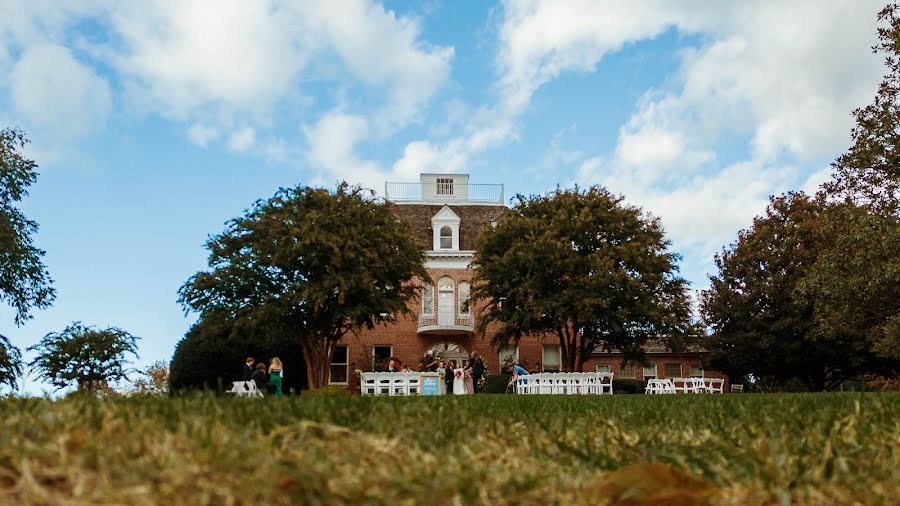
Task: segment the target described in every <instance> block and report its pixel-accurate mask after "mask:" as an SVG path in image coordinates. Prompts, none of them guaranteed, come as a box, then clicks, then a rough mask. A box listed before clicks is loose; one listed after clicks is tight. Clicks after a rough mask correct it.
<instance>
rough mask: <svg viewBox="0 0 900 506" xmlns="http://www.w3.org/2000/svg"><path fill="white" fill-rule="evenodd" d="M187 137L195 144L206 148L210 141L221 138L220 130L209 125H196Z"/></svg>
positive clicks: (192, 126) (188, 132) (188, 131)
mask: <svg viewBox="0 0 900 506" xmlns="http://www.w3.org/2000/svg"><path fill="white" fill-rule="evenodd" d="M187 137H188V140H189V141H191V142H192V143H193V144H196V145H197V146H200V147H201V148H205V147H206V145H207V144H209V143H210V141H213V140H215V139H217V138H218V137H219V130H218V129H216V128H215V127H212V126H209V125H203V124H200V123H194V124H193V125H191V127H190V128H188V130H187Z"/></svg>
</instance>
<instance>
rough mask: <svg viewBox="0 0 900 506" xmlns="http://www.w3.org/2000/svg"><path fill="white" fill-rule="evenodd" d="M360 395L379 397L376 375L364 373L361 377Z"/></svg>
mask: <svg viewBox="0 0 900 506" xmlns="http://www.w3.org/2000/svg"><path fill="white" fill-rule="evenodd" d="M359 393H360V395H378V392H377V386H376V384H375V373H371V372H364V373H362V374H361V375H360V379H359Z"/></svg>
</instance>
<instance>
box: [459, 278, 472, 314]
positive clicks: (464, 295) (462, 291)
mask: <svg viewBox="0 0 900 506" xmlns="http://www.w3.org/2000/svg"><path fill="white" fill-rule="evenodd" d="M458 297H459V314H461V315H469V314H472V308H470V307H469V283H466V282H465V281H463V282H462V283H460V284H459V295H458Z"/></svg>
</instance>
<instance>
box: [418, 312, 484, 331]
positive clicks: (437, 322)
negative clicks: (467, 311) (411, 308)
mask: <svg viewBox="0 0 900 506" xmlns="http://www.w3.org/2000/svg"><path fill="white" fill-rule="evenodd" d="M418 332H419V334H420V335H423V336H446V335H460V334H463V335H466V336H471V335H473V334H474V333H475V319H474V318H472V315H447V316H438V315H436V314H424V313H423V314H420V315H419V327H418Z"/></svg>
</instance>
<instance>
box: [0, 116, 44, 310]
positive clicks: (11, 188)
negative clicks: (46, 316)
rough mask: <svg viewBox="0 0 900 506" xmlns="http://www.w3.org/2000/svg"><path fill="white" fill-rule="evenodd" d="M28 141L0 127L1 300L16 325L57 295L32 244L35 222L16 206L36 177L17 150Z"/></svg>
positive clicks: (41, 253) (30, 162)
mask: <svg viewBox="0 0 900 506" xmlns="http://www.w3.org/2000/svg"><path fill="white" fill-rule="evenodd" d="M27 142H28V140H27V139H26V138H25V134H24V133H23V132H22V131H21V130H18V129H8V128H4V129H2V130H0V301H3V302H4V303H7V304H9V305H10V306H12V307H13V309H15V311H16V316H15V322H16V325H21V324H22V323H24V322H25V320H27V319H29V318H30V317H31V316H30V310H31V308H39V309H44V308H47V307H49V306H50V304H51V303H52V302H53V299H54V297H55V295H56V292H55V291H54V290H53V288H52V286H51V285H52V282H53V281H52V280H51V279H50V275H49V274H48V273H47V269H46V267H44V264H43V263H42V262H41V257H43V256H44V251H43V250H41V249H38V248H37V247H35V246H34V242H33V240H32V236H33V235H34V234H35V233H37V230H38V225H37V223H35V222H34V221H31V220H29V219H28V218H26V217H25V215H24V214H23V213H22V211H21V210H20V209H19V208H18V207H17V206H18V203H19V202H20V201H21V200H22V199H23V198H24V197H26V196H27V195H28V187H29V186H31V185H32V184H33V183H34V182H35V181H36V180H37V172H36V171H35V169H36V168H37V164H36V163H35V162H34V161H33V160H29V159H27V158H25V157H24V156H23V155H22V154H21V153H20V150H21V149H23V148H24V147H25V144H26V143H27Z"/></svg>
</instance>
